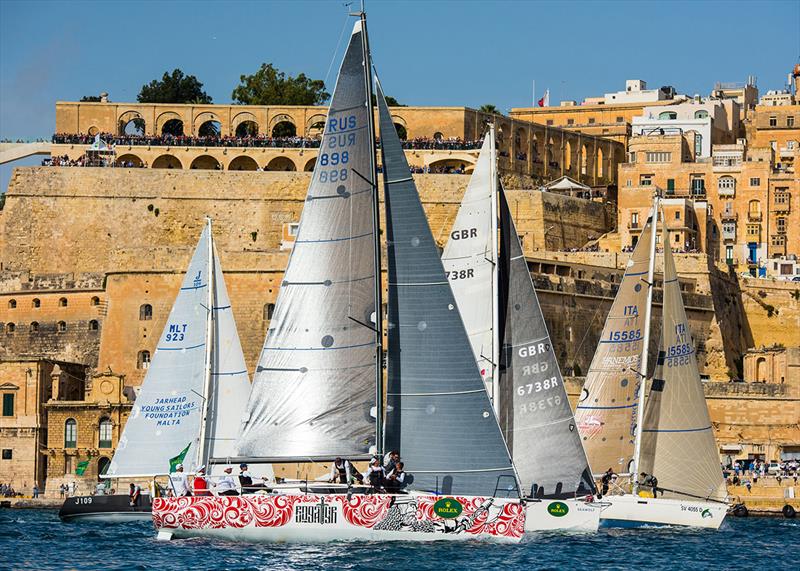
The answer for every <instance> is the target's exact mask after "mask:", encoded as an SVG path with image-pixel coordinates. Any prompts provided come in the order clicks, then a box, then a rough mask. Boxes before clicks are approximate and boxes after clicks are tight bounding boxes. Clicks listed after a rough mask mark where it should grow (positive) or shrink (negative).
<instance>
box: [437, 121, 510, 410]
mask: <svg viewBox="0 0 800 571" xmlns="http://www.w3.org/2000/svg"><path fill="white" fill-rule="evenodd" d="M494 157H495V155H494V141H493V140H492V137H490V136H488V135H487V136H486V137H485V138H484V141H483V147H482V148H481V154H480V155H479V156H478V163H477V165H476V166H475V171H474V172H473V173H472V177H471V178H470V181H469V185H467V190H466V191H465V192H464V197H463V199H462V200H461V206H460V207H459V209H458V214H457V215H456V219H455V222H454V223H453V229H452V230H451V232H450V238H449V240H448V241H447V245H446V246H445V248H444V252H443V254H442V264H443V265H444V271H445V275H446V276H447V279H448V281H449V282H450V288H451V289H452V290H453V296H455V298H456V301H457V302H458V310H459V311H460V313H461V319H462V320H463V321H464V327H465V328H466V330H467V335H468V336H469V342H470V344H471V345H472V352H473V353H474V354H475V358H476V360H477V362H478V369H480V372H481V376H482V377H483V381H484V383H485V384H486V390H487V391H488V392H489V394H490V395H491V391H492V376H493V369H494V366H493V363H492V361H493V359H494V356H493V355H494V353H493V335H492V331H493V317H494V316H493V308H494V304H492V303H491V302H490V300H491V299H492V296H493V291H492V279H493V273H494V264H495V263H496V258H497V254H496V252H494V251H493V248H494V240H492V231H493V230H494V229H495V228H496V226H495V224H493V223H492V214H493V212H494V209H493V208H492V200H493V196H492V194H493V193H492V176H493V169H492V161H494V160H495V159H494ZM495 231H496V230H495Z"/></svg>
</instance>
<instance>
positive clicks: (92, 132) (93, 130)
mask: <svg viewBox="0 0 800 571" xmlns="http://www.w3.org/2000/svg"><path fill="white" fill-rule="evenodd" d="M99 132H100V129H98V128H97V127H96V126H95V125H92V126H91V127H89V130H88V131H87V133H89V134H90V135H91V136H92V137H94V136H95V135H97V134H98V133H99Z"/></svg>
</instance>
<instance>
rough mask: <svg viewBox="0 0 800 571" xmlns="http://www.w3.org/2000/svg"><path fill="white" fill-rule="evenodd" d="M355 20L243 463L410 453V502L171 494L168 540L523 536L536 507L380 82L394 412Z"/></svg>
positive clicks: (365, 66)
mask: <svg viewBox="0 0 800 571" xmlns="http://www.w3.org/2000/svg"><path fill="white" fill-rule="evenodd" d="M358 15H359V16H360V20H359V21H358V22H357V23H356V24H355V26H354V29H353V33H352V35H351V37H350V41H349V45H348V48H347V51H346V53H345V56H344V60H343V62H342V66H341V69H340V72H339V77H338V80H337V84H336V88H335V89H334V94H333V98H332V101H331V105H330V109H329V112H328V119H327V122H326V127H325V132H324V134H323V138H322V146H321V150H320V157H319V159H318V160H317V163H316V166H315V169H314V174H313V176H312V182H311V184H310V186H309V191H308V197H307V199H306V204H305V208H304V210H303V214H302V217H301V221H300V227H299V230H298V235H297V239H296V241H295V246H294V250H293V252H292V255H291V258H290V261H289V265H288V267H287V269H286V273H285V278H284V281H283V284H282V286H281V291H280V293H279V296H278V301H277V304H276V309H275V314H274V317H273V323H272V327H271V329H270V331H269V333H268V336H267V340H266V343H265V345H264V349H263V351H262V354H261V358H260V360H259V365H258V369H257V371H256V375H255V378H254V382H253V389H252V393H251V396H250V400H249V403H248V406H247V411H246V413H245V416H244V428H243V431H242V434H241V438H240V440H239V443H238V453H239V455H240V457H241V458H242V459H243V460H244V461H248V462H256V461H265V460H267V461H276V462H297V461H329V460H332V459H333V458H334V457H336V456H340V457H344V458H348V459H350V460H353V459H361V458H368V457H369V456H370V454H371V453H376V454H377V455H378V456H379V457H381V456H382V453H383V448H384V444H385V445H386V447H387V448H388V449H397V450H401V453H402V456H403V460H404V461H405V464H406V466H407V467H408V469H409V471H410V472H411V473H412V474H413V481H410V482H408V493H407V494H400V495H389V494H383V493H375V494H364V493H363V491H359V490H356V489H347V490H342V493H321V490H320V487H315V486H310V485H300V486H298V487H297V488H296V489H294V490H290V489H286V488H283V489H280V490H277V491H275V492H273V493H271V494H263V495H248V496H241V497H203V498H197V497H195V498H159V499H157V500H156V502H155V503H154V507H153V515H154V517H153V520H154V523H155V525H156V528H157V529H158V531H159V538H160V539H171V538H173V537H195V536H203V537H214V538H221V539H229V540H247V541H330V540H342V539H366V540H381V541H394V540H413V541H432V540H469V539H488V540H494V541H512V542H513V541H519V540H520V538H521V537H522V534H523V530H524V518H525V511H524V506H523V505H522V503H521V502H520V500H519V495H518V493H517V492H516V483H515V477H514V472H513V466H512V463H511V459H510V457H509V454H508V450H507V449H506V447H505V444H504V442H503V437H502V434H501V431H500V428H499V426H498V423H497V420H496V417H495V415H494V414H493V413H492V411H491V404H490V402H489V399H488V397H487V395H486V392H485V390H484V388H483V385H482V382H481V379H480V375H479V372H478V369H477V366H476V365H475V362H474V360H473V359H472V358H471V349H470V345H469V340H468V338H467V336H466V332H465V330H464V327H463V324H462V322H461V318H460V316H459V313H458V309H457V308H456V306H455V300H454V299H453V296H452V292H451V291H450V287H449V284H448V282H447V279H446V278H445V275H444V269H443V267H442V264H441V261H440V259H439V255H438V250H437V249H436V244H435V241H434V240H433V236H432V235H431V232H430V228H429V227H428V224H427V219H426V218H425V213H424V210H423V209H422V205H421V202H420V200H419V196H418V194H417V190H416V187H415V186H414V182H413V179H412V177H411V173H410V170H409V168H408V164H407V162H406V159H405V154H404V152H403V149H402V147H401V144H400V141H399V139H398V137H397V134H396V132H395V130H394V125H393V123H392V119H391V116H390V114H389V111H388V107H387V106H386V102H385V99H384V97H383V93H382V92H381V90H380V86H377V93H376V95H377V103H378V110H379V117H380V126H381V148H382V158H383V173H384V193H385V198H386V200H385V202H386V213H387V224H386V245H387V254H388V260H387V262H388V263H387V266H388V276H389V298H388V317H389V323H388V328H387V330H388V374H387V377H388V383H387V391H386V399H387V407H386V410H387V412H386V413H384V412H383V409H384V407H383V402H384V401H383V398H384V397H383V368H382V353H383V351H382V330H383V328H382V316H381V311H380V308H381V284H380V267H381V266H380V233H379V232H378V228H379V227H380V225H379V220H378V214H379V209H378V188H377V172H376V170H377V169H376V162H377V161H376V155H375V146H374V141H375V132H374V125H373V114H372V103H371V94H372V75H371V66H370V58H369V48H368V41H367V30H366V19H365V14H364V13H363V11H362V12H360V13H359V14H358ZM384 416H385V418H386V423H385V428H384V422H383V421H384ZM508 488H510V490H509V489H508ZM345 492H346V493H345Z"/></svg>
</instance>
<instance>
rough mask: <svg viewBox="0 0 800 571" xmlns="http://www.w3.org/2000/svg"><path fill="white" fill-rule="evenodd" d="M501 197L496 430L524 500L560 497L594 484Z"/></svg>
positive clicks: (584, 490) (582, 491) (582, 492)
mask: <svg viewBox="0 0 800 571" xmlns="http://www.w3.org/2000/svg"><path fill="white" fill-rule="evenodd" d="M499 195H500V236H501V241H500V259H499V263H500V288H499V289H500V314H501V316H503V319H502V320H501V333H500V335H499V338H500V339H501V341H502V345H501V351H500V411H499V414H500V424H501V426H502V427H503V433H504V434H505V438H506V442H507V443H508V447H509V449H510V450H511V456H512V458H513V459H514V465H515V467H516V468H517V474H518V475H519V479H520V482H521V484H522V491H523V493H524V494H525V495H530V496H533V497H545V498H566V497H574V496H575V495H576V494H577V495H585V494H589V493H591V492H592V490H593V489H594V483H593V478H592V472H591V470H590V469H589V463H588V461H587V459H586V453H585V452H584V450H583V445H582V444H581V437H580V434H579V432H578V429H577V426H576V423H575V418H574V417H573V414H572V408H571V407H570V404H569V400H568V399H567V391H566V389H565V387H564V379H563V378H562V376H561V371H560V370H559V368H558V362H557V361H556V356H555V353H554V350H553V344H552V341H551V340H550V334H549V332H548V330H547V324H546V323H545V321H544V317H543V315H542V310H541V307H540V306H539V299H538V297H537V295H536V290H535V289H534V287H533V282H532V280H531V274H530V272H529V270H528V263H527V261H526V260H525V256H524V255H523V252H522V245H521V244H520V241H519V236H518V234H517V229H516V226H515V225H514V220H513V219H512V217H511V212H510V210H509V208H508V202H507V201H506V197H505V193H504V192H503V191H502V189H501V191H500V192H499Z"/></svg>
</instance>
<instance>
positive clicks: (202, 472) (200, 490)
mask: <svg viewBox="0 0 800 571" xmlns="http://www.w3.org/2000/svg"><path fill="white" fill-rule="evenodd" d="M192 491H193V492H194V495H195V496H210V495H211V491H210V490H209V489H208V480H206V467H205V466H200V467H199V468H198V469H197V472H196V473H195V475H194V481H193V482H192Z"/></svg>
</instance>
